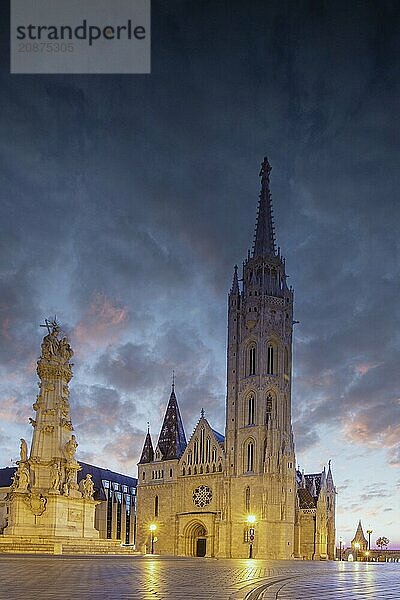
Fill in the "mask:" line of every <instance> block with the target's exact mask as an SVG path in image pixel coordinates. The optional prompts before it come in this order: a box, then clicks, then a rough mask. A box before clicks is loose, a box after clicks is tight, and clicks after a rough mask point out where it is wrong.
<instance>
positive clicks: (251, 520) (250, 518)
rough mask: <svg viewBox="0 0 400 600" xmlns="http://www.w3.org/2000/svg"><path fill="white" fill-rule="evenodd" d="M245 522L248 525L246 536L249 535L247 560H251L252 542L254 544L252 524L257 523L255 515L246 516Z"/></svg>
mask: <svg viewBox="0 0 400 600" xmlns="http://www.w3.org/2000/svg"><path fill="white" fill-rule="evenodd" d="M246 521H247V523H248V524H249V530H248V535H249V558H253V542H254V536H255V529H254V527H253V526H254V523H255V522H256V521H257V519H256V517H255V515H247V517H246Z"/></svg>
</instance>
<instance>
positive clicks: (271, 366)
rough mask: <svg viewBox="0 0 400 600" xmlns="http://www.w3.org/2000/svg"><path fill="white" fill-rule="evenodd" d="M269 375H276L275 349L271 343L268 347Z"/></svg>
mask: <svg viewBox="0 0 400 600" xmlns="http://www.w3.org/2000/svg"><path fill="white" fill-rule="evenodd" d="M267 374H268V375H273V374H274V347H273V345H272V344H271V343H269V344H268V346H267Z"/></svg>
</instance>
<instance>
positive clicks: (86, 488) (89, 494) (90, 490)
mask: <svg viewBox="0 0 400 600" xmlns="http://www.w3.org/2000/svg"><path fill="white" fill-rule="evenodd" d="M81 491H82V496H83V497H84V498H88V499H89V500H91V499H92V498H93V494H94V484H93V480H92V476H91V474H90V473H88V474H87V475H86V477H85V479H83V480H82V481H81Z"/></svg>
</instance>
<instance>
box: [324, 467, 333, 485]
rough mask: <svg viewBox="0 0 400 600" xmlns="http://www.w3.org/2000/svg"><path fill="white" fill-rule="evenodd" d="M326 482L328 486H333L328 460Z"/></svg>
mask: <svg viewBox="0 0 400 600" xmlns="http://www.w3.org/2000/svg"><path fill="white" fill-rule="evenodd" d="M326 483H327V484H329V486H330V487H334V485H333V476H332V471H331V461H329V462H328V474H327V476H326Z"/></svg>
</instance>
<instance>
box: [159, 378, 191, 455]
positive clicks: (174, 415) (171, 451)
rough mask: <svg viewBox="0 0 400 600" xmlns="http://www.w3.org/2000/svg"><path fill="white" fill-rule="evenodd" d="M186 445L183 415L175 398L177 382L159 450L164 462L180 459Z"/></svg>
mask: <svg viewBox="0 0 400 600" xmlns="http://www.w3.org/2000/svg"><path fill="white" fill-rule="evenodd" d="M186 445H187V444H186V436H185V430H184V429H183V423H182V418H181V413H180V412H179V406H178V401H177V399H176V396H175V382H174V381H173V382H172V390H171V395H170V397H169V401H168V406H167V410H166V411H165V416H164V421H163V424H162V427H161V431H160V436H159V438H158V444H157V448H158V449H159V450H160V452H161V457H162V460H170V459H174V458H180V457H181V456H182V454H183V452H184V451H185V448H186Z"/></svg>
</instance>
